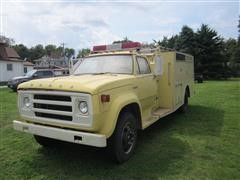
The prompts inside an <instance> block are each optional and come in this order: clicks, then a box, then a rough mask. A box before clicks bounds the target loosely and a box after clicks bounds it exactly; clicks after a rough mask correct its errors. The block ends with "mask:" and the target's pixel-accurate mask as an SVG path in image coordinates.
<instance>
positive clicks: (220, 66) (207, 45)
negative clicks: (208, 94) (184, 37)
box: [195, 24, 228, 79]
mask: <svg viewBox="0 0 240 180" xmlns="http://www.w3.org/2000/svg"><path fill="white" fill-rule="evenodd" d="M222 49H223V39H222V38H221V37H220V36H219V35H218V34H217V32H216V31H215V30H213V29H211V28H210V27H209V26H208V25H205V24H203V25H202V26H201V28H200V29H198V30H197V32H196V48H195V52H196V53H195V60H196V62H197V64H196V66H195V68H196V71H197V72H198V73H201V74H203V75H204V77H205V78H215V79H216V78H217V79H218V78H225V77H227V76H228V68H227V64H226V62H227V61H226V59H224V55H223V51H222Z"/></svg>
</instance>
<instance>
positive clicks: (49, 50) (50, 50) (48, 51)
mask: <svg viewBox="0 0 240 180" xmlns="http://www.w3.org/2000/svg"><path fill="white" fill-rule="evenodd" d="M56 51H57V47H56V46H55V45H53V44H48V45H46V46H45V52H46V55H48V56H50V55H51V53H53V52H56Z"/></svg>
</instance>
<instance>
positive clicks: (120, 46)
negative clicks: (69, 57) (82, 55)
mask: <svg viewBox="0 0 240 180" xmlns="http://www.w3.org/2000/svg"><path fill="white" fill-rule="evenodd" d="M140 47H141V43H140V42H123V43H117V44H111V45H99V46H93V52H103V51H106V52H107V51H120V50H129V49H139V48H140Z"/></svg>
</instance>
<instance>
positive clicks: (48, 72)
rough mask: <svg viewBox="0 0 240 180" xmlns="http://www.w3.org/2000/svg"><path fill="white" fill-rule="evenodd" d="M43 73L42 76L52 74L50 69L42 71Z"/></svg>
mask: <svg viewBox="0 0 240 180" xmlns="http://www.w3.org/2000/svg"><path fill="white" fill-rule="evenodd" d="M43 75H44V76H52V75H53V74H52V71H44V72H43Z"/></svg>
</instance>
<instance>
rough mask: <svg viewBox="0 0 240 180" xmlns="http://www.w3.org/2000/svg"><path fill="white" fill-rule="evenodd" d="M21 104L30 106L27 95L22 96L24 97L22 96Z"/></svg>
mask: <svg viewBox="0 0 240 180" xmlns="http://www.w3.org/2000/svg"><path fill="white" fill-rule="evenodd" d="M23 104H24V106H25V107H27V108H28V107H30V105H31V103H30V99H29V97H24V98H23Z"/></svg>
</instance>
